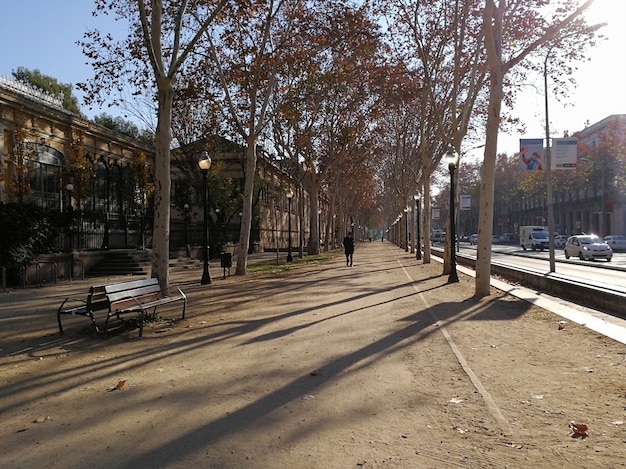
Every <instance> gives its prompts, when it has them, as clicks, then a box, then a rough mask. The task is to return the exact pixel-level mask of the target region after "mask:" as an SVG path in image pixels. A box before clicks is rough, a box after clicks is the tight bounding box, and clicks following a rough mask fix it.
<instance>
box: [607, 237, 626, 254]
mask: <svg viewBox="0 0 626 469" xmlns="http://www.w3.org/2000/svg"><path fill="white" fill-rule="evenodd" d="M604 241H605V242H606V244H608V245H609V246H611V249H613V251H626V236H620V235H608V236H605V237H604Z"/></svg>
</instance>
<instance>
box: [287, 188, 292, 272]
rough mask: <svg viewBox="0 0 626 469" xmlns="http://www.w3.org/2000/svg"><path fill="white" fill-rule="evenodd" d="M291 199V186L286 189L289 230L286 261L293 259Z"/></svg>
mask: <svg viewBox="0 0 626 469" xmlns="http://www.w3.org/2000/svg"><path fill="white" fill-rule="evenodd" d="M291 199H293V191H292V190H291V188H289V190H288V191H287V200H288V208H289V210H288V211H289V213H288V214H287V216H288V217H289V218H288V222H287V230H288V231H289V238H288V247H287V262H292V261H293V256H292V255H291Z"/></svg>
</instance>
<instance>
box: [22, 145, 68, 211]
mask: <svg viewBox="0 0 626 469" xmlns="http://www.w3.org/2000/svg"><path fill="white" fill-rule="evenodd" d="M35 150H36V152H35V154H34V156H33V171H32V173H31V174H30V177H29V184H30V188H31V192H30V194H28V201H29V202H31V203H34V204H36V205H38V206H40V207H43V208H47V209H52V210H59V209H60V208H61V191H60V187H61V184H60V181H59V174H60V171H61V164H62V161H63V155H62V153H61V152H59V151H58V150H55V149H54V148H51V147H48V146H46V145H41V144H36V146H35Z"/></svg>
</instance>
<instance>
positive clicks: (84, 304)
mask: <svg viewBox="0 0 626 469" xmlns="http://www.w3.org/2000/svg"><path fill="white" fill-rule="evenodd" d="M176 288H177V290H178V294H176V295H162V292H161V287H160V286H159V282H158V280H157V279H156V278H148V279H142V280H129V281H125V282H117V283H111V284H108V285H95V286H92V287H91V288H90V289H89V293H88V294H87V299H86V300H84V301H83V300H78V299H76V298H66V299H65V301H63V303H62V304H61V306H59V309H58V310H57V320H58V322H59V333H60V334H61V335H63V327H62V325H61V315H64V314H71V315H81V316H86V317H88V318H90V319H91V324H92V326H94V328H95V329H96V331H97V332H100V330H99V328H98V326H97V324H96V320H95V317H94V313H95V312H97V311H106V312H107V316H106V320H105V322H104V328H103V330H102V332H103V333H104V332H106V331H107V327H108V324H109V319H110V318H111V317H112V316H116V317H117V318H118V319H119V317H120V315H121V314H126V313H138V314H139V337H141V336H142V335H143V322H144V317H145V316H146V315H147V314H148V311H149V310H152V312H151V314H155V313H156V310H157V307H159V306H161V305H165V304H168V303H173V302H175V301H182V302H183V314H182V319H185V312H186V309H187V297H186V296H185V294H184V293H183V292H182V290H181V289H180V288H178V287H176ZM77 301H80V302H81V304H80V305H78V306H70V307H66V305H68V304H70V305H71V304H76V302H77Z"/></svg>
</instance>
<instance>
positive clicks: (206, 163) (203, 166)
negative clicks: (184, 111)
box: [198, 151, 211, 285]
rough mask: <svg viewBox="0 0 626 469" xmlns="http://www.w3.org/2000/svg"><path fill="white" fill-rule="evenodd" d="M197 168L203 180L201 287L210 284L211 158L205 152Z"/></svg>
mask: <svg viewBox="0 0 626 469" xmlns="http://www.w3.org/2000/svg"><path fill="white" fill-rule="evenodd" d="M198 166H199V167H200V170H201V171H202V176H203V179H204V197H203V202H204V243H203V246H202V253H203V256H204V269H203V271H202V279H201V280H200V284H201V285H207V284H209V283H211V272H210V271H209V184H208V180H207V179H208V175H209V168H210V167H211V158H210V157H209V154H208V153H207V152H206V151H203V152H202V154H201V155H200V159H199V160H198Z"/></svg>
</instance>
